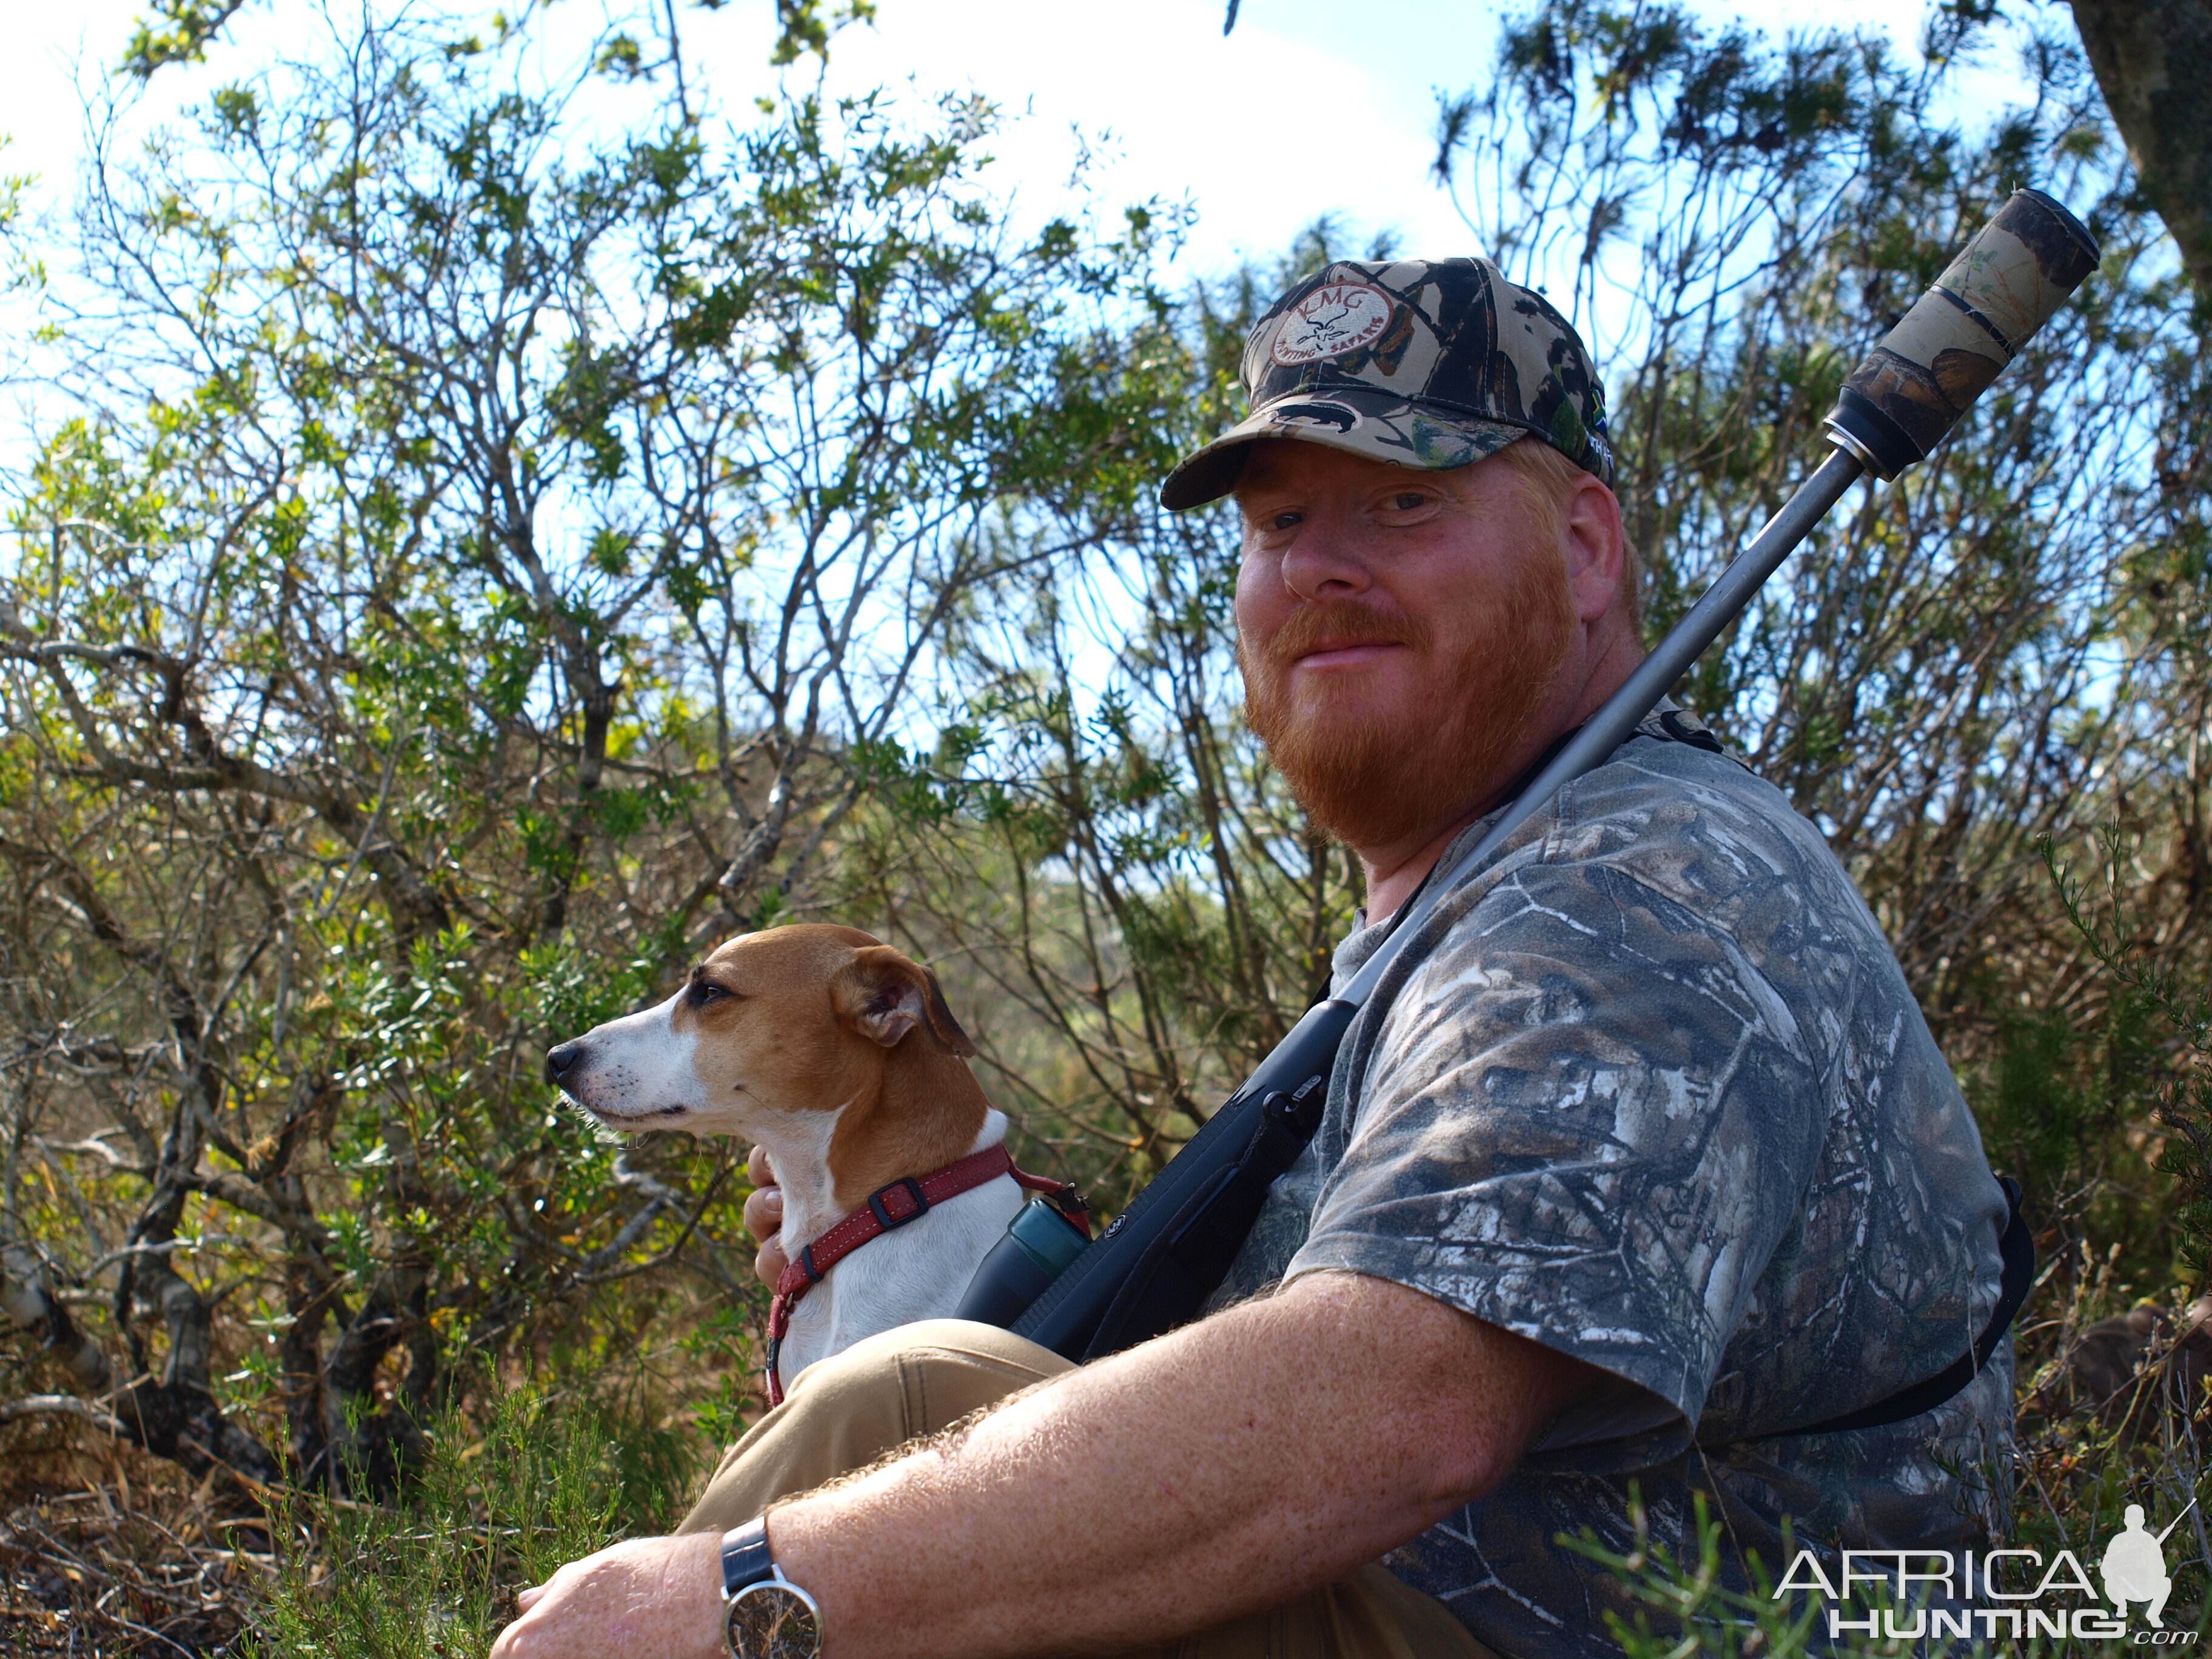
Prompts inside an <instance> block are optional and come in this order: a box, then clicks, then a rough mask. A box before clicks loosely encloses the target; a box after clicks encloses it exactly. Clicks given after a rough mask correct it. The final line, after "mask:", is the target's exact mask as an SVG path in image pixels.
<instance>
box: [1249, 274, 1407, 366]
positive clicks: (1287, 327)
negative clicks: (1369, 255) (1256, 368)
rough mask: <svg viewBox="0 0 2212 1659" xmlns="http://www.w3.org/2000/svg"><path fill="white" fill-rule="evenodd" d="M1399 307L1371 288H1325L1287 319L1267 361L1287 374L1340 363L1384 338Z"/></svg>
mask: <svg viewBox="0 0 2212 1659" xmlns="http://www.w3.org/2000/svg"><path fill="white" fill-rule="evenodd" d="M1395 304H1396V301H1393V300H1392V299H1391V297H1390V296H1389V295H1387V294H1385V293H1384V292H1383V290H1382V289H1379V288H1376V287H1375V286H1374V285H1373V284H1372V283H1323V284H1322V286H1321V287H1319V288H1317V289H1315V290H1314V291H1313V292H1312V293H1310V294H1309V295H1306V296H1305V298H1304V299H1303V300H1301V301H1298V302H1297V305H1295V306H1293V307H1291V309H1290V311H1289V312H1288V313H1286V314H1285V316H1284V318H1283V322H1282V326H1281V327H1280V328H1279V329H1278V330H1276V331H1275V343H1274V344H1273V347H1272V348H1271V349H1270V350H1269V353H1268V355H1269V356H1272V357H1273V358H1274V360H1275V361H1276V362H1279V363H1280V364H1282V365H1283V366H1284V367H1285V368H1297V366H1298V365H1299V364H1301V363H1311V362H1319V361H1320V360H1321V359H1322V358H1324V357H1341V356H1346V354H1347V353H1350V352H1354V351H1357V350H1358V349H1359V348H1360V347H1362V346H1364V345H1367V344H1370V343H1372V342H1374V341H1375V340H1376V339H1379V338H1380V337H1382V334H1383V331H1384V330H1385V329H1387V328H1389V326H1390V313H1391V311H1392V309H1393V308H1394V307H1395Z"/></svg>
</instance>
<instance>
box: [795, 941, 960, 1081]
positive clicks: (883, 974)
mask: <svg viewBox="0 0 2212 1659" xmlns="http://www.w3.org/2000/svg"><path fill="white" fill-rule="evenodd" d="M829 1004H830V1006H832V1007H833V1008H835V1009H836V1011H837V1018H839V1019H840V1020H842V1021H843V1022H844V1023H845V1024H847V1025H848V1026H850V1027H851V1028H852V1029H853V1030H855V1031H858V1032H859V1033H860V1035H861V1036H864V1037H866V1038H867V1039H869V1041H871V1042H880V1043H882V1044H883V1045H884V1048H896V1047H897V1046H898V1044H899V1042H900V1041H901V1040H902V1038H904V1037H905V1036H906V1034H907V1033H908V1031H911V1030H914V1028H915V1026H917V1025H920V1026H922V1027H925V1028H926V1029H927V1030H928V1032H929V1035H930V1036H931V1037H932V1038H933V1040H934V1041H935V1042H936V1043H937V1046H938V1047H939V1048H944V1049H946V1050H948V1051H949V1052H951V1053H952V1054H957V1055H959V1056H960V1057H961V1058H962V1059H963V1060H966V1059H968V1058H969V1056H971V1055H972V1054H975V1044H974V1043H973V1042H969V1040H968V1033H967V1032H965V1031H963V1030H961V1029H960V1022H959V1021H958V1020H957V1019H955V1018H952V1010H951V1009H950V1008H948V1007H946V1006H945V993H944V992H943V991H941V990H939V988H938V985H937V975H934V974H933V973H931V972H930V971H929V969H927V968H925V967H923V966H922V965H921V963H917V962H915V961H912V960H910V959H909V958H908V957H906V956H905V955H904V954H903V953H902V952H900V951H896V950H893V949H892V948H891V947H890V945H866V946H863V947H862V948H861V949H860V950H858V951H854V953H853V960H852V962H851V963H850V964H849V965H848V966H847V967H845V968H843V969H841V970H839V972H838V974H837V976H836V978H835V979H833V980H831V981H829Z"/></svg>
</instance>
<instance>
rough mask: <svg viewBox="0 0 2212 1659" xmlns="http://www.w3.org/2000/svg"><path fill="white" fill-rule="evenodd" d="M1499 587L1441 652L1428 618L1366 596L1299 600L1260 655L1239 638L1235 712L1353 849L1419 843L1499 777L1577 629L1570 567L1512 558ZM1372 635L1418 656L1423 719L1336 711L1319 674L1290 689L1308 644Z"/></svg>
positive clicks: (1310, 807) (1311, 810)
mask: <svg viewBox="0 0 2212 1659" xmlns="http://www.w3.org/2000/svg"><path fill="white" fill-rule="evenodd" d="M1500 586H1501V588H1502V590H1503V591H1501V592H1496V593H1494V594H1493V595H1492V596H1490V597H1488V598H1486V599H1472V598H1471V599H1470V603H1478V604H1480V605H1481V606H1482V609H1483V611H1484V613H1485V615H1486V618H1487V619H1488V621H1489V624H1490V625H1489V626H1488V627H1486V628H1485V629H1482V630H1481V631H1480V633H1479V635H1477V636H1476V637H1475V639H1474V641H1473V642H1471V643H1470V644H1469V645H1468V646H1467V647H1465V648H1464V649H1463V650H1461V651H1459V652H1458V653H1455V655H1454V656H1453V658H1452V659H1450V660H1442V659H1439V658H1438V656H1437V650H1438V647H1437V644H1436V635H1435V630H1434V629H1432V628H1431V626H1430V625H1429V623H1428V621H1427V619H1426V618H1425V617H1415V616H1406V615H1399V614H1396V613H1395V611H1390V610H1386V609H1384V608H1383V607H1382V606H1380V605H1371V604H1370V603H1368V602H1367V601H1366V600H1364V599H1330V600H1323V601H1320V602H1316V603H1315V604H1311V605H1305V606H1303V607H1301V608H1300V609H1299V610H1298V611H1297V612H1295V613H1294V614H1293V615H1292V616H1291V619H1290V620H1289V621H1288V622H1287V623H1284V625H1283V627H1282V629H1281V631H1280V632H1279V633H1278V634H1277V635H1275V637H1274V638H1273V640H1271V641H1268V644H1267V648H1266V650H1265V652H1264V653H1255V652H1254V651H1252V650H1250V649H1249V648H1248V647H1246V646H1245V645H1244V643H1243V641H1238V644H1237V665H1238V666H1239V667H1240V668H1241V669H1243V673H1244V718H1245V720H1246V722H1247V723H1248V724H1249V726H1251V728H1252V730H1253V731H1254V732H1255V733H1256V734H1257V735H1258V737H1259V738H1260V740H1261V742H1262V743H1264V744H1267V754H1268V757H1269V758H1270V759H1272V760H1273V762H1274V763H1275V764H1276V766H1277V767H1278V768H1279V769H1280V770H1281V771H1282V774H1283V776H1284V777H1285V779H1286V780H1288V781H1289V783H1290V786H1291V793H1294V794H1296V795H1297V798H1298V800H1299V802H1300V803H1301V804H1302V805H1304V807H1305V809H1306V811H1307V812H1308V814H1309V815H1310V816H1311V817H1312V818H1313V821H1314V822H1315V823H1316V824H1318V825H1319V826H1320V827H1321V828H1322V829H1325V830H1327V831H1328V833H1329V834H1330V835H1333V836H1335V837H1337V839H1339V840H1340V841H1342V842H1345V843H1346V844H1347V845H1348V846H1350V847H1352V848H1354V849H1356V850H1367V849H1376V850H1380V849H1383V848H1390V847H1395V846H1400V845H1402V844H1404V843H1405V842H1408V841H1412V840H1413V839H1415V838H1417V837H1418V838H1419V839H1421V840H1424V841H1425V840H1427V839H1428V838H1430V837H1431V836H1434V835H1436V834H1437V832H1438V831H1440V830H1442V829H1443V828H1444V827H1445V826H1446V825H1447V824H1449V823H1453V822H1454V821H1455V820H1456V819H1459V818H1462V817H1466V816H1467V815H1468V813H1469V812H1471V811H1474V809H1475V808H1476V807H1477V806H1479V805H1481V804H1482V802H1483V801H1484V799H1486V797H1487V796H1489V795H1491V794H1492V793H1496V792H1497V791H1498V789H1500V788H1502V787H1504V785H1505V784H1506V783H1508V782H1509V781H1510V779H1508V778H1507V777H1505V776H1504V769H1505V767H1506V766H1507V765H1508V764H1509V763H1510V762H1511V761H1512V760H1513V758H1514V757H1515V755H1516V751H1517V750H1519V749H1520V747H1521V746H1522V744H1523V743H1524V742H1525V741H1526V740H1527V738H1528V735H1529V732H1530V730H1531V728H1532V727H1533V726H1534V722H1535V720H1536V717H1537V715H1538V714H1539V713H1540V712H1541V709H1542V708H1543V706H1544V704H1545V702H1546V700H1547V696H1548V695H1549V693H1550V692H1551V690H1552V687H1553V680H1554V678H1555V677H1556V676H1557V674H1558V672H1559V665H1560V664H1561V662H1562V660H1563V659H1565V655H1566V650H1567V645H1568V641H1569V640H1570V638H1571V630H1572V629H1573V627H1574V622H1575V611H1574V599H1573V595H1572V594H1571V592H1569V590H1568V586H1567V574H1566V568H1565V564H1564V562H1561V561H1560V560H1559V558H1557V557H1556V556H1553V557H1542V556H1539V557H1533V558H1529V559H1527V560H1524V561H1522V562H1521V563H1520V564H1519V566H1518V568H1516V570H1515V571H1514V572H1513V573H1512V574H1511V575H1510V577H1509V578H1508V579H1507V580H1505V581H1504V583H1501V584H1500ZM1347 635H1348V636H1351V637H1353V638H1358V637H1361V636H1367V637H1375V636H1377V635H1379V636H1381V637H1383V638H1386V639H1394V640H1397V641H1401V643H1402V644H1404V645H1405V646H1406V647H1408V648H1409V649H1411V650H1412V651H1413V653H1414V654H1415V655H1416V656H1417V657H1418V658H1419V659H1422V661H1423V663H1424V665H1425V668H1426V670H1427V672H1426V675H1425V679H1426V684H1429V685H1431V686H1432V687H1433V688H1435V691H1436V701H1435V706H1434V708H1433V710H1432V711H1431V714H1430V716H1429V717H1427V718H1423V719H1419V720H1409V721H1407V722H1405V723H1404V724H1402V725H1401V726H1386V725H1384V724H1383V723H1381V722H1378V721H1376V720H1374V719H1373V718H1371V717H1362V716H1358V715H1355V714H1352V713H1350V712H1349V711H1348V710H1345V709H1341V708H1333V707H1331V706H1330V705H1331V703H1332V702H1334V701H1335V699H1334V698H1333V697H1332V696H1330V695H1329V693H1330V692H1331V691H1332V690H1334V688H1331V687H1328V686H1326V685H1318V686H1316V685H1309V686H1308V687H1307V688H1306V690H1305V692H1304V696H1302V697H1298V698H1296V699H1294V698H1293V697H1292V696H1291V694H1290V691H1289V684H1290V680H1291V666H1292V665H1294V664H1295V663H1296V662H1297V659H1298V658H1299V657H1300V656H1301V655H1302V654H1304V653H1306V652H1308V651H1310V650H1311V649H1312V648H1313V647H1314V645H1315V643H1316V641H1320V640H1322V639H1324V638H1328V637H1330V636H1334V637H1337V638H1343V637H1346V636H1347Z"/></svg>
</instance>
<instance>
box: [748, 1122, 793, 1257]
mask: <svg viewBox="0 0 2212 1659" xmlns="http://www.w3.org/2000/svg"><path fill="white" fill-rule="evenodd" d="M745 1179H746V1180H748V1181H750V1182H752V1183H753V1195H752V1196H751V1197H750V1198H749V1199H747V1200H745V1231H747V1232H749V1233H750V1234H751V1235H752V1236H753V1237H755V1238H757V1239H758V1240H760V1254H759V1255H757V1256H755V1257H754V1258H753V1271H754V1272H755V1273H758V1274H759V1275H760V1281H761V1283H762V1284H763V1285H768V1286H769V1288H770V1289H774V1288H775V1281H776V1280H777V1279H781V1278H782V1277H783V1270H784V1269H785V1268H786V1267H789V1266H790V1265H791V1258H790V1257H789V1256H787V1255H785V1254H784V1250H783V1188H781V1187H779V1186H777V1185H776V1184H775V1165H774V1164H770V1163H769V1161H768V1148H767V1147H765V1146H756V1147H754V1148H753V1155H752V1156H751V1157H750V1158H747V1159H746V1160H745Z"/></svg>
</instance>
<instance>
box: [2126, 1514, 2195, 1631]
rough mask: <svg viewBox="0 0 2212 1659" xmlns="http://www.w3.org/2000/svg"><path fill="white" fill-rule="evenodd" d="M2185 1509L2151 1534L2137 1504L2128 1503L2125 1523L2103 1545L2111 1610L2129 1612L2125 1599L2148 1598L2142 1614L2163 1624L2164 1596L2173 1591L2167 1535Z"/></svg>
mask: <svg viewBox="0 0 2212 1659" xmlns="http://www.w3.org/2000/svg"><path fill="white" fill-rule="evenodd" d="M2196 1507H2197V1500H2196V1499H2195V1498H2191V1499H2190V1500H2189V1510H2193V1509H2195V1508H2196ZM2189 1510H2182V1512H2181V1515H2177V1516H2174V1517H2173V1519H2172V1520H2171V1521H2169V1522H2166V1532H2161V1533H2160V1534H2157V1536H2155V1537H2154V1536H2152V1534H2151V1533H2150V1530H2149V1528H2147V1527H2145V1526H2144V1525H2143V1510H2142V1504H2129V1505H2128V1510H2127V1522H2128V1524H2127V1526H2126V1528H2124V1529H2123V1530H2122V1531H2120V1532H2118V1533H2117V1534H2114V1535H2113V1538H2112V1542H2111V1543H2109V1544H2107V1545H2106V1546H2105V1563H2104V1578H2105V1594H2106V1595H2107V1596H2109V1597H2110V1598H2111V1599H2112V1610H2113V1611H2114V1612H2115V1613H2118V1615H2119V1616H2120V1617H2121V1618H2123V1619H2124V1618H2126V1617H2127V1616H2128V1603H2129V1602H2130V1601H2148V1602H2149V1603H2150V1605H2149V1607H2147V1608H2145V1609H2144V1615H2143V1616H2144V1617H2145V1618H2147V1619H2148V1620H2150V1622H2151V1623H2152V1625H2153V1626H2160V1627H2162V1626H2164V1624H2165V1622H2166V1621H2165V1620H2163V1619H2162V1618H2161V1617H2160V1614H2162V1613H2165V1611H2166V1597H2167V1596H2169V1595H2172V1594H2173V1580H2172V1579H2171V1578H2169V1577H2166V1533H2170V1532H2172V1530H2173V1529H2174V1528H2176V1527H2178V1526H2179V1525H2180V1524H2181V1521H2182V1516H2185V1515H2187V1514H2188V1513H2189Z"/></svg>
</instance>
